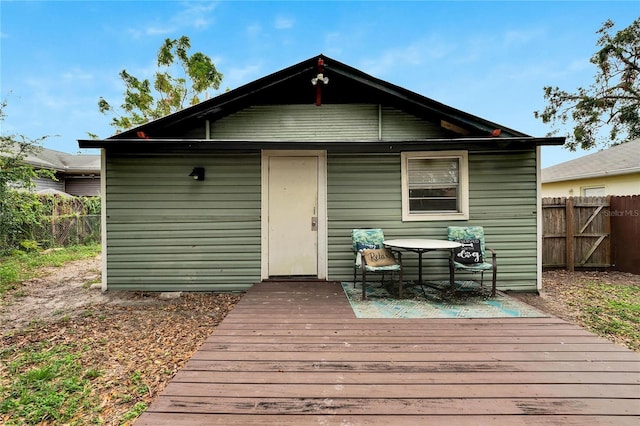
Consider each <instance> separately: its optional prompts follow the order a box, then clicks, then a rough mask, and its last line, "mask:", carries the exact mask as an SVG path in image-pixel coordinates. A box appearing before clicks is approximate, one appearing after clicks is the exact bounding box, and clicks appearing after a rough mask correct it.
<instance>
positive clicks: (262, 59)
mask: <svg viewBox="0 0 640 426" xmlns="http://www.w3.org/2000/svg"><path fill="white" fill-rule="evenodd" d="M638 16H640V2H637V1H633V2H632V1H602V2H598V1H570V2H551V1H539V2H525V1H510V2H486V1H471V2H464V1H449V2H444V1H441V2H436V1H421V2H409V1H396V2H385V1H348V2H347V1H305V2H302V1H299V2H296V1H285V2H276V1H269V2H267V1H253V2H248V1H172V0H166V1H118V0H111V1H7V0H1V1H0V17H1V18H0V19H1V20H0V95H1V98H2V99H6V100H7V101H8V107H7V108H6V110H5V113H6V114H7V117H6V119H5V120H4V122H3V123H2V129H1V130H2V133H3V134H22V135H25V136H27V137H29V138H32V139H35V138H39V137H42V136H45V135H49V136H50V137H49V138H48V139H47V140H46V141H45V144H44V146H45V147H47V148H51V149H56V150H60V151H65V152H70V153H76V152H78V145H77V139H83V138H87V132H91V133H95V134H97V135H98V136H100V137H107V136H110V135H112V134H113V133H114V129H113V128H112V127H111V126H110V125H109V122H110V120H111V117H110V116H105V115H102V114H100V113H99V112H98V108H97V102H98V99H99V98H100V97H101V96H102V97H104V98H105V99H107V100H108V101H109V102H110V103H111V104H113V105H119V104H120V103H121V101H122V98H123V92H124V86H123V85H122V82H121V80H120V79H119V77H118V73H119V72H120V71H121V70H122V69H126V70H127V71H128V72H129V73H130V74H133V75H135V76H136V77H139V78H150V77H151V76H152V74H153V72H154V71H155V70H156V66H155V59H156V53H157V50H158V48H159V47H160V45H161V44H162V42H163V40H164V39H165V38H177V37H180V36H182V35H186V36H188V37H189V38H190V39H191V44H192V49H191V51H190V52H191V53H194V52H197V51H200V52H202V53H204V54H206V55H208V56H209V57H211V58H212V59H213V61H214V62H215V64H216V66H217V68H218V70H219V71H220V72H222V73H223V74H224V80H223V84H222V87H221V89H226V88H230V89H234V88H237V87H239V86H241V85H243V84H245V83H248V82H250V81H253V80H255V79H257V78H260V77H263V76H265V75H268V74H270V73H272V72H274V71H278V70H280V69H282V68H285V67H287V66H289V65H293V64H295V63H298V62H300V61H302V60H305V59H308V58H311V57H314V56H316V55H318V54H320V53H324V54H325V55H327V56H329V57H331V58H334V59H336V60H339V61H341V62H344V63H346V64H348V65H351V66H353V67H355V68H358V69H360V70H362V71H364V72H366V73H369V74H371V75H373V76H375V77H377V78H381V79H383V80H386V81H388V82H390V83H393V84H396V85H399V86H402V87H405V88H406V89H409V90H412V91H414V92H417V93H419V94H421V95H424V96H426V97H429V98H432V99H435V100H437V101H439V102H442V103H445V104H447V105H449V106H452V107H454V108H458V109H461V110H463V111H466V112H468V113H471V114H475V115H478V116H480V117H483V118H485V119H488V120H492V121H495V122H497V123H499V124H502V125H504V126H506V127H510V128H514V129H517V130H520V131H522V132H525V133H528V134H530V135H533V136H544V135H545V134H546V133H547V132H548V131H549V130H550V128H549V127H548V126H546V125H543V124H542V123H541V122H540V121H539V120H537V119H535V118H534V116H533V111H534V110H539V109H542V108H543V107H544V99H543V96H542V94H543V92H542V88H543V86H545V85H553V86H559V87H561V88H563V89H566V90H570V91H572V90H574V89H575V88H576V87H578V86H587V85H589V84H590V83H591V81H592V80H593V76H594V75H595V73H596V70H595V67H594V66H593V65H592V64H590V63H589V58H590V57H591V55H592V54H593V53H594V52H595V50H596V40H597V38H598V36H597V34H596V33H595V32H596V30H598V29H599V28H600V26H601V25H602V23H603V22H604V21H605V20H606V19H612V20H613V21H614V22H615V23H616V30H617V29H622V28H624V27H626V26H628V25H629V24H631V23H632V22H633V20H634V19H636V18H637V17H638ZM84 152H86V153H95V151H84ZM585 154H586V152H585V151H579V152H576V153H571V152H569V151H567V150H565V149H562V148H559V147H554V148H549V147H545V148H544V149H543V159H542V165H543V167H547V166H550V165H553V164H557V163H559V162H562V161H567V160H569V159H572V158H576V157H578V156H582V155H585Z"/></svg>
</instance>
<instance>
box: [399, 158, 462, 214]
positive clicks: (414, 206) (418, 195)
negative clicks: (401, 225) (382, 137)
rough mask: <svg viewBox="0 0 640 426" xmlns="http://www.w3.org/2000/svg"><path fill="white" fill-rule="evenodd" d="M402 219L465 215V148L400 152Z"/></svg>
mask: <svg viewBox="0 0 640 426" xmlns="http://www.w3.org/2000/svg"><path fill="white" fill-rule="evenodd" d="M401 158H402V220H404V221H411V220H425V221H426V220H466V219H468V218H469V170H468V169H469V167H468V155H467V151H442V152H403V153H402V155H401Z"/></svg>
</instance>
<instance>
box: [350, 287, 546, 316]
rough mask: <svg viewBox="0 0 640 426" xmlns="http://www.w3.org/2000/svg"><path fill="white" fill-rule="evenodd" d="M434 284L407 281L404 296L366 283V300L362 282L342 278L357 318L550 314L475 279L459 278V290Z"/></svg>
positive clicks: (392, 290)
mask: <svg viewBox="0 0 640 426" xmlns="http://www.w3.org/2000/svg"><path fill="white" fill-rule="evenodd" d="M431 284H432V285H433V287H439V288H433V287H430V286H426V285H425V286H424V292H423V289H422V288H421V287H420V286H419V285H411V284H409V285H406V284H405V287H404V289H403V293H404V294H403V298H402V299H398V298H397V294H396V295H395V296H394V295H393V294H391V293H393V292H394V291H395V292H397V289H396V288H395V287H392V286H389V285H385V286H381V285H380V283H372V284H368V285H367V300H362V284H361V283H358V284H357V285H356V287H355V288H354V287H353V283H352V282H343V283H342V288H343V289H344V292H345V294H346V295H347V299H349V303H350V304H351V308H352V309H353V312H354V313H355V314H356V317H358V318H516V317H520V318H534V317H548V316H549V315H547V314H545V313H543V312H540V311H538V310H536V309H534V308H533V307H531V306H529V305H527V304H525V303H522V302H520V301H518V300H515V299H513V298H511V297H509V296H506V295H504V294H501V293H498V294H497V295H496V296H495V297H490V295H489V294H487V293H484V292H483V291H481V289H480V288H479V286H478V285H477V283H475V282H473V281H456V288H457V291H456V292H455V293H452V292H451V291H448V289H447V287H448V286H449V282H448V281H446V282H442V281H440V282H432V283H431Z"/></svg>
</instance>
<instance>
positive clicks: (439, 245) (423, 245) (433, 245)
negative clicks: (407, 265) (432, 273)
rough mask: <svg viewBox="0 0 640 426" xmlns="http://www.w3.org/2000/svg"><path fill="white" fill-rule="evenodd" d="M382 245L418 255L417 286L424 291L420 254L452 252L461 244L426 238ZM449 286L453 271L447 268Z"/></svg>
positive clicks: (407, 239) (451, 281) (401, 240)
mask: <svg viewBox="0 0 640 426" xmlns="http://www.w3.org/2000/svg"><path fill="white" fill-rule="evenodd" d="M384 245H385V246H387V247H391V248H395V249H398V250H403V251H411V252H414V253H418V284H419V285H420V287H421V288H422V290H423V291H424V287H423V285H424V282H423V281H422V254H423V253H426V252H429V251H433V250H449V251H452V250H453V249H454V248H456V247H460V246H461V245H462V244H460V243H458V242H456V241H449V240H432V239H426V238H403V239H397V240H384ZM449 284H450V285H451V288H453V286H454V284H453V271H452V270H451V268H449Z"/></svg>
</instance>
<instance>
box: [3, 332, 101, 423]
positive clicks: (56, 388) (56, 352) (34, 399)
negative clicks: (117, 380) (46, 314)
mask: <svg viewBox="0 0 640 426" xmlns="http://www.w3.org/2000/svg"><path fill="white" fill-rule="evenodd" d="M81 353H82V352H81V351H80V350H79V349H78V348H75V347H74V346H73V345H50V344H48V343H37V344H33V345H28V346H25V347H22V348H20V349H19V350H15V353H14V351H11V350H5V351H3V352H2V353H1V354H0V356H1V358H2V362H3V363H5V362H6V370H7V372H8V377H9V379H8V380H7V381H5V382H4V384H3V387H2V388H0V395H2V401H1V402H0V414H2V415H3V416H2V417H4V419H5V420H6V421H8V422H9V423H12V424H43V423H56V424H68V423H70V422H72V421H77V416H78V415H79V414H81V413H82V412H84V411H87V410H90V409H91V407H92V406H95V405H96V404H97V403H98V401H97V400H96V398H95V397H94V396H92V393H91V382H90V380H91V377H97V376H95V374H96V372H95V370H94V369H92V368H88V369H86V368H85V367H84V366H83V364H82V362H81V361H80V359H79V358H80V355H79V354H81Z"/></svg>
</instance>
